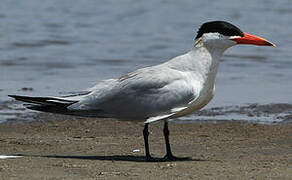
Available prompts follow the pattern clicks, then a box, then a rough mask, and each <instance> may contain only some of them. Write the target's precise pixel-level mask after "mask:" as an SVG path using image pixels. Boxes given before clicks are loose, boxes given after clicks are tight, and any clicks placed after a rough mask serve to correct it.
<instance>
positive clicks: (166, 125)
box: [163, 121, 189, 161]
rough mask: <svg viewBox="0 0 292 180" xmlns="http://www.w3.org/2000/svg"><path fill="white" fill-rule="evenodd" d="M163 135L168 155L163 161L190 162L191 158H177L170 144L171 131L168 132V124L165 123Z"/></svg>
mask: <svg viewBox="0 0 292 180" xmlns="http://www.w3.org/2000/svg"><path fill="white" fill-rule="evenodd" d="M163 134H164V138H165V145H166V155H165V156H164V158H163V160H164V161H179V160H188V159H189V158H187V157H186V158H179V157H175V156H174V155H173V154H172V152H171V148H170V143H169V130H168V122H167V121H165V122H164V128H163Z"/></svg>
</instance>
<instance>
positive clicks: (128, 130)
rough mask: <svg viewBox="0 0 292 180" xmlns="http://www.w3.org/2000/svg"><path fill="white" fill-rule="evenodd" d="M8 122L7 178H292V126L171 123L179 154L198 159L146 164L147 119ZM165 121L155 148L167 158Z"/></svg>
mask: <svg viewBox="0 0 292 180" xmlns="http://www.w3.org/2000/svg"><path fill="white" fill-rule="evenodd" d="M16 122H17V120H15V121H8V122H5V123H1V124H0V154H2V155H3V154H4V155H22V156H23V157H21V158H16V159H3V160H0V177H1V178H0V179H5V180H6V179H32V180H33V179H291V178H292V140H291V139H292V124H282V125H259V124H252V123H247V122H222V123H191V124H178V123H174V122H171V123H169V128H170V133H171V134H170V141H171V144H172V150H173V153H174V154H175V155H177V156H187V157H191V160H190V161H179V162H145V161H144V142H143V136H142V129H143V123H141V122H119V121H115V120H106V119H85V118H76V117H71V116H61V115H52V114H46V113H42V114H39V115H38V116H37V117H35V121H34V122H30V123H24V124H23V123H19V122H17V123H16ZM162 125H163V124H162V123H155V124H151V125H150V132H151V134H150V140H149V142H150V149H151V153H152V155H153V156H154V157H162V156H163V155H164V139H163V134H162Z"/></svg>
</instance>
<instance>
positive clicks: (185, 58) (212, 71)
mask: <svg viewBox="0 0 292 180" xmlns="http://www.w3.org/2000/svg"><path fill="white" fill-rule="evenodd" d="M227 48H228V47H227ZM227 48H220V47H219V48H218V46H213V45H212V44H205V43H203V42H202V41H201V42H197V43H196V44H195V46H194V47H193V49H192V50H191V51H189V52H188V53H186V54H184V55H182V56H178V57H176V58H174V59H172V60H171V61H169V62H167V64H168V65H169V66H170V67H171V68H172V69H177V70H179V71H183V72H189V73H190V74H192V78H194V79H197V80H199V81H200V82H201V83H204V84H205V83H207V84H208V86H214V83H215V77H216V74H217V70H218V66H219V60H220V58H221V56H222V55H223V53H224V51H225V50H226V49H227Z"/></svg>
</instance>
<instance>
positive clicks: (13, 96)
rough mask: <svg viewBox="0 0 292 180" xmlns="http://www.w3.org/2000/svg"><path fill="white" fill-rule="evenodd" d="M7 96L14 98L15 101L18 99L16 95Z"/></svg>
mask: <svg viewBox="0 0 292 180" xmlns="http://www.w3.org/2000/svg"><path fill="white" fill-rule="evenodd" d="M8 96H9V97H11V98H14V99H16V98H17V97H18V96H17V95H12V94H9V95H8Z"/></svg>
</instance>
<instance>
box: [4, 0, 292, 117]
mask: <svg viewBox="0 0 292 180" xmlns="http://www.w3.org/2000/svg"><path fill="white" fill-rule="evenodd" d="M291 17H292V2H291V1H290V0H282V1H273V0H258V1H252V0H246V1H241V0H224V1H210V0H197V1H192V0H180V1H176V0H148V1H137V0H120V1H115V0H98V1H96V0H82V1H81V0H80V1H72V0H61V1H60V0H43V1H39V0H25V1H18V0H1V3H0V116H1V117H0V121H4V120H5V119H7V118H9V117H11V116H13V114H15V112H14V111H17V108H11V107H10V108H9V106H11V105H9V104H10V103H9V102H10V101H11V99H9V98H8V97H7V94H25V95H56V94H57V95H58V94H66V93H70V92H74V91H79V90H83V89H86V88H87V87H90V86H93V85H94V84H95V83H96V82H97V81H99V80H102V79H105V78H114V77H118V76H120V75H122V74H124V73H127V72H130V71H133V70H136V69H137V68H141V67H146V66H152V65H156V64H159V63H162V62H164V61H167V60H169V59H170V58H172V57H174V56H177V55H180V54H183V53H185V52H187V51H188V50H190V49H191V48H192V46H193V43H194V37H195V35H196V31H197V29H198V28H199V27H200V25H201V24H202V23H204V22H205V21H211V20H225V21H229V22H231V23H233V24H235V25H237V26H238V27H240V28H241V29H242V30H243V31H245V32H248V33H251V34H255V35H260V36H261V37H264V38H266V39H268V40H270V41H271V42H273V43H275V44H276V45H277V47H276V48H272V47H256V46H237V47H233V48H231V49H229V50H228V51H227V52H226V53H225V56H224V57H223V58H222V63H221V64H220V68H219V73H218V76H217V83H216V94H215V97H214V99H213V100H212V102H211V103H210V104H209V105H208V106H207V107H206V108H212V107H223V106H246V105H250V104H260V105H261V104H271V103H288V104H289V103H292V83H291V78H292V58H291V57H292V56H291V48H292V23H291ZM1 107H2V108H1ZM20 110H21V111H23V109H20ZM191 118H192V117H191ZM268 121H269V120H268Z"/></svg>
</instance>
